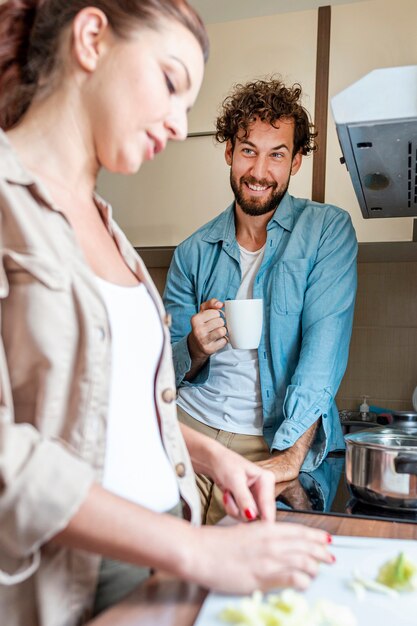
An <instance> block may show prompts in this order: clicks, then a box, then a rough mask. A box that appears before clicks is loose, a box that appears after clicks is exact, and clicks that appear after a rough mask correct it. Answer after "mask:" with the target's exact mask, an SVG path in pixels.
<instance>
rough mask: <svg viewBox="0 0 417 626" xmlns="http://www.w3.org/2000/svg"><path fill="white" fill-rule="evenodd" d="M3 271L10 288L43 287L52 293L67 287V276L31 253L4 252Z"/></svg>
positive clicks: (45, 260) (50, 261) (42, 258)
mask: <svg viewBox="0 0 417 626" xmlns="http://www.w3.org/2000/svg"><path fill="white" fill-rule="evenodd" d="M3 264H4V270H5V274H6V277H7V281H8V283H9V285H10V288H13V287H19V286H22V287H24V286H25V285H27V286H28V288H30V286H31V285H33V287H36V286H43V287H47V288H48V289H51V290H53V291H65V290H67V289H68V287H69V278H68V275H67V274H66V273H65V272H64V271H63V270H61V269H60V268H57V267H55V266H54V264H53V261H52V260H49V259H45V258H44V257H42V256H39V254H37V253H36V254H35V253H32V252H28V251H25V252H17V251H16V250H7V249H6V250H5V251H4V253H3Z"/></svg>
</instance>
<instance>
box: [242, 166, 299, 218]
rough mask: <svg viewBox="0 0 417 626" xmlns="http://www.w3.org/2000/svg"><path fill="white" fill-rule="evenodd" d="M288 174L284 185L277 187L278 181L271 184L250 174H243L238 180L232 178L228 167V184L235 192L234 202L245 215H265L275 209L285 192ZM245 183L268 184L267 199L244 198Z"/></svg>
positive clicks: (287, 184)
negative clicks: (269, 188) (268, 193)
mask: <svg viewBox="0 0 417 626" xmlns="http://www.w3.org/2000/svg"><path fill="white" fill-rule="evenodd" d="M290 177H291V176H290V175H289V176H288V180H287V182H286V183H285V184H284V185H281V186H280V187H278V183H274V184H273V185H271V184H270V183H268V182H267V181H260V180H256V179H255V178H253V177H252V176H245V177H242V178H241V179H240V181H239V182H238V181H237V180H236V178H234V176H233V173H232V168H230V185H231V187H232V189H233V193H234V194H235V200H236V203H237V204H238V205H239V206H240V208H241V209H242V211H243V212H244V213H246V215H253V216H255V217H256V216H257V215H265V214H266V213H272V212H273V211H275V209H276V208H277V206H278V205H279V203H280V202H281V200H282V198H283V197H284V196H285V194H286V193H287V189H288V186H289V184H290ZM245 183H249V184H250V185H260V186H261V187H265V186H269V187H272V193H271V196H270V197H269V199H268V200H261V199H260V198H255V197H253V198H250V199H249V198H245V196H244V195H243V185H244V184H245Z"/></svg>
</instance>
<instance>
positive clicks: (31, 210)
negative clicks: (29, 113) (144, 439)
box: [0, 131, 200, 626]
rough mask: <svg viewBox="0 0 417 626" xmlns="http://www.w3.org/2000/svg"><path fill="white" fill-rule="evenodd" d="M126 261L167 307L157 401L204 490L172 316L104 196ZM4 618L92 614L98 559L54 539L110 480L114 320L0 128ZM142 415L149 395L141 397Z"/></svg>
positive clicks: (170, 449) (30, 622)
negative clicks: (180, 389) (185, 410)
mask: <svg viewBox="0 0 417 626" xmlns="http://www.w3.org/2000/svg"><path fill="white" fill-rule="evenodd" d="M96 201H97V204H98V206H99V208H100V211H101V213H102V216H103V220H104V222H105V223H106V225H107V228H108V230H109V232H110V233H111V235H112V236H113V238H114V240H115V242H116V244H117V246H118V247H119V250H120V252H121V254H122V255H123V257H124V259H125V261H126V263H127V265H128V266H129V267H130V268H131V270H132V271H133V272H134V273H135V274H136V276H137V277H138V278H139V279H140V280H141V281H143V282H144V283H145V284H146V286H147V288H148V290H149V292H150V294H151V296H152V298H153V300H154V302H155V304H156V307H157V309H158V311H159V313H160V316H161V320H162V323H163V331H164V345H163V351H162V356H161V361H160V364H159V367H158V371H157V376H156V380H155V398H156V409H157V413H158V416H159V419H160V424H161V435H162V439H163V443H164V445H165V449H166V451H167V455H168V457H169V459H170V461H171V463H172V465H173V467H174V468H175V469H176V473H177V475H178V482H179V488H180V492H181V496H182V498H183V500H184V501H185V503H186V504H187V505H188V507H189V509H190V511H191V518H192V521H193V522H194V523H198V521H199V518H200V511H199V499H198V494H197V490H196V486H195V482H194V474H193V471H192V467H191V462H190V459H189V456H188V453H187V450H186V447H185V443H184V441H183V438H182V436H181V433H180V430H179V427H178V423H177V419H176V408H175V382H174V373H173V367H172V358H171V347H170V338H169V328H168V326H169V320H168V318H167V316H166V314H165V312H164V309H163V305H162V302H161V299H160V297H159V294H158V292H157V290H156V288H155V286H154V285H153V283H152V280H151V279H150V277H149V274H148V272H147V271H146V268H145V266H144V264H143V262H142V261H141V260H140V258H139V257H138V255H137V254H136V252H135V250H134V249H133V248H132V246H131V245H130V244H129V242H128V241H127V239H126V237H125V236H124V235H123V233H122V232H121V231H120V229H119V228H118V227H117V225H116V224H115V223H114V222H113V221H112V218H111V209H110V207H109V206H108V205H107V204H106V203H104V202H103V201H102V200H101V199H100V198H96ZM0 322H1V330H2V332H1V335H2V342H1V343H0V615H1V623H2V624H3V623H4V624H7V626H35V625H36V626H64V625H65V626H73V625H76V624H80V623H82V622H83V621H84V620H85V619H86V618H87V617H88V611H89V608H90V604H91V602H92V598H93V596H94V592H95V585H96V579H97V572H98V566H99V562H100V559H99V557H96V556H93V555H90V554H87V553H85V552H81V551H74V550H65V549H60V548H56V547H51V546H45V543H46V542H47V541H48V540H49V539H50V538H51V537H52V536H53V535H55V534H56V533H57V532H58V531H60V530H61V529H62V528H64V527H65V526H66V525H67V523H68V521H69V520H70V518H71V517H72V516H73V515H74V513H75V512H76V511H77V509H78V508H79V506H80V505H81V503H82V502H83V500H84V498H85V497H86V494H87V491H88V489H89V487H90V485H91V483H92V481H93V480H97V481H100V480H101V477H102V471H103V464H104V455H105V441H106V419H107V407H108V386H109V384H108V381H109V365H110V361H109V359H110V335H109V324H108V319H107V314H106V310H105V306H104V303H103V301H102V299H101V297H100V293H99V292H98V290H97V287H96V285H95V281H94V276H93V273H92V271H91V270H90V268H89V267H88V266H87V264H86V262H85V260H84V257H83V255H82V252H81V250H80V248H79V246H78V245H77V242H76V239H75V237H74V233H73V231H72V228H71V226H70V225H69V223H68V221H67V220H66V218H65V217H64V216H63V215H62V213H60V212H59V211H58V210H57V209H56V207H54V206H53V204H52V202H51V200H50V198H49V197H48V194H47V192H46V191H45V189H43V188H42V186H41V185H40V184H39V183H38V182H37V181H36V179H35V178H34V177H33V176H32V175H31V174H29V173H28V172H27V171H25V170H24V169H23V167H22V166H21V164H20V163H19V160H18V158H17V155H16V154H15V153H14V151H13V150H12V148H11V146H10V144H9V142H8V140H7V138H6V136H5V135H4V133H1V131H0ZM137 408H138V416H140V410H141V407H140V404H139V405H138V407H137Z"/></svg>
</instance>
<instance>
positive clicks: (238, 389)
mask: <svg viewBox="0 0 417 626" xmlns="http://www.w3.org/2000/svg"><path fill="white" fill-rule="evenodd" d="M239 249H240V269H241V273H242V281H241V284H240V287H239V290H238V292H237V294H236V300H246V299H249V298H252V296H253V283H254V280H255V277H256V274H257V273H258V270H259V268H260V266H261V264H262V260H263V256H264V252H265V246H263V247H262V248H260V249H259V250H256V251H255V252H250V251H249V250H246V249H245V248H242V247H241V246H239ZM177 402H178V406H180V407H181V408H182V409H183V410H184V411H186V412H187V413H189V415H191V416H192V417H194V418H195V419H196V420H198V421H199V422H203V423H204V424H206V425H207V426H211V427H212V428H219V429H221V430H226V431H228V432H233V433H239V434H242V435H262V424H263V415H262V397H261V387H260V383H259V364H258V351H257V350H237V349H233V348H232V347H231V345H230V344H227V345H226V346H225V347H224V348H223V349H222V350H219V351H218V352H216V353H215V354H213V355H212V356H211V357H210V373H209V377H208V379H207V381H206V382H205V383H204V384H203V385H198V386H197V385H196V386H184V387H180V390H179V393H178V400H177Z"/></svg>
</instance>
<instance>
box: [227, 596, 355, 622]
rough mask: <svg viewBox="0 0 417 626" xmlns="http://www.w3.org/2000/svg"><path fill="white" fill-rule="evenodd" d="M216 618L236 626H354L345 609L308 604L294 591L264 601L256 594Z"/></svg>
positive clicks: (352, 618) (316, 603) (352, 619)
mask: <svg viewBox="0 0 417 626" xmlns="http://www.w3.org/2000/svg"><path fill="white" fill-rule="evenodd" d="M219 618H220V619H221V620H222V621H223V622H227V623H228V624H234V625H235V626H356V624H357V622H356V618H355V616H354V615H353V614H352V612H351V610H350V609H349V608H348V607H345V606H340V605H337V604H333V603H332V602H328V601H327V600H317V601H316V602H315V604H314V605H312V606H311V605H309V603H308V602H307V600H306V598H305V597H304V596H303V595H302V594H300V593H297V592H296V591H292V590H291V589H286V590H284V591H283V592H282V593H280V594H274V595H270V596H267V597H265V599H264V598H263V596H262V594H261V593H260V592H259V591H256V592H255V593H254V594H253V596H252V597H251V598H244V599H243V600H241V601H240V602H239V603H238V604H237V605H235V606H228V607H226V608H225V609H224V610H223V611H222V612H221V614H220V615H219Z"/></svg>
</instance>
